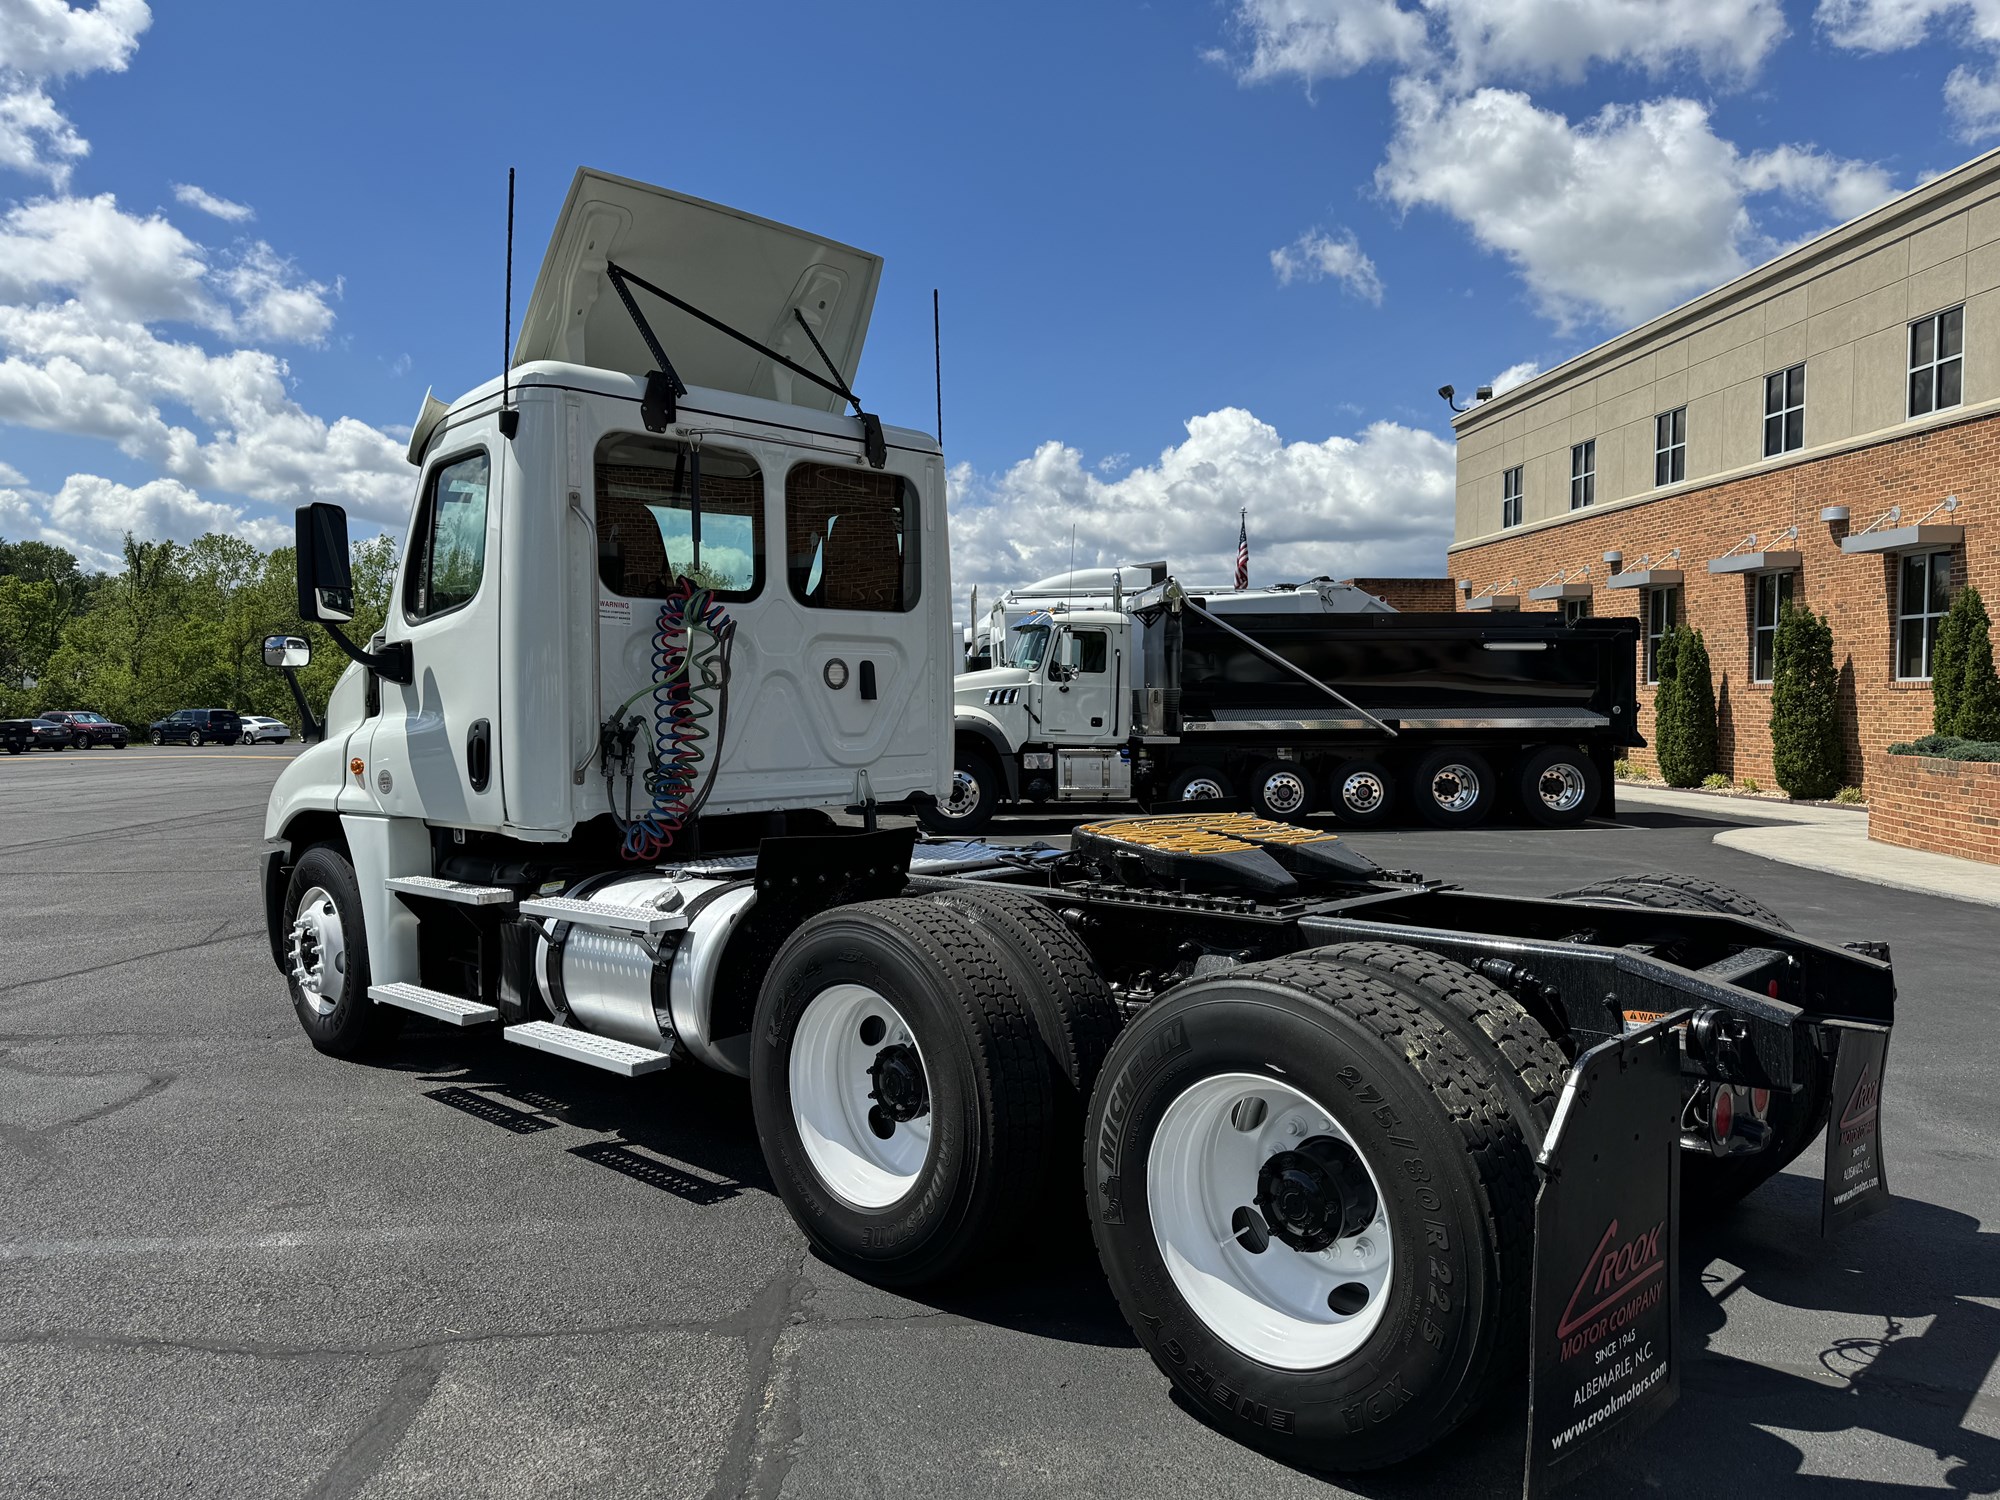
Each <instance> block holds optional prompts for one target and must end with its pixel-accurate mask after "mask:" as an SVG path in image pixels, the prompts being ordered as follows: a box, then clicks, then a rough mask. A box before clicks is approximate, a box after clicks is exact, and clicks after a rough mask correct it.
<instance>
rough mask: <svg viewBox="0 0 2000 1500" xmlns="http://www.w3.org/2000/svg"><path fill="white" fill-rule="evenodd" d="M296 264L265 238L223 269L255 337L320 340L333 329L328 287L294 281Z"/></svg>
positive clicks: (225, 281)
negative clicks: (327, 301) (327, 302)
mask: <svg viewBox="0 0 2000 1500" xmlns="http://www.w3.org/2000/svg"><path fill="white" fill-rule="evenodd" d="M295 269H296V268H295V267H294V266H293V265H292V263H291V262H290V261H289V260H287V259H285V257H284V256H282V255H280V254H278V252H277V251H275V250H273V249H272V248H271V247H270V246H269V245H267V244H265V243H264V241H262V240H259V241H257V243H256V244H254V245H252V246H250V248H249V249H248V250H246V251H244V253H243V257H242V259H241V260H239V261H238V262H237V263H236V264H235V265H234V266H232V267H230V268H229V270H227V271H226V272H224V273H222V283H223V285H224V286H226V287H228V288H229V295H230V296H232V297H234V298H235V299H236V301H237V303H238V304H239V305H240V307H241V308H242V321H243V328H244V331H245V332H247V333H249V334H250V335H252V336H253V337H256V338H263V339H270V340H273V341H277V342H282V343H299V344H318V343H323V342H324V341H325V339H326V335H327V331H328V330H329V329H331V328H332V327H333V309H332V308H331V307H328V306H327V305H326V296H327V291H328V288H327V286H326V285H325V283H323V282H318V281H293V280H290V279H289V278H290V277H291V276H292V275H293V274H294V272H295Z"/></svg>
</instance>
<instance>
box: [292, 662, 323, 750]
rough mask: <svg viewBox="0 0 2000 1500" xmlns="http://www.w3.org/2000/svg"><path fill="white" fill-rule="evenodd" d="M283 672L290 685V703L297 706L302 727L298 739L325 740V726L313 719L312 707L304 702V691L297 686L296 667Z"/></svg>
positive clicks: (297, 675)
mask: <svg viewBox="0 0 2000 1500" xmlns="http://www.w3.org/2000/svg"><path fill="white" fill-rule="evenodd" d="M284 671H285V681H287V682H289V683H290V684H291V685H292V701H293V702H294V703H296V704H297V705H298V706H299V722H300V724H301V725H302V726H303V729H302V731H301V733H300V735H299V738H300V739H301V740H323V739H325V738H326V725H325V724H324V723H323V722H322V721H320V720H319V719H316V718H314V717H313V711H312V705H311V704H309V703H307V702H306V690H305V689H304V688H302V687H300V686H299V669H298V668H297V667H286V668H285V669H284Z"/></svg>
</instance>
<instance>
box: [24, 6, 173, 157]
mask: <svg viewBox="0 0 2000 1500" xmlns="http://www.w3.org/2000/svg"><path fill="white" fill-rule="evenodd" d="M152 19H153V17H152V12H151V11H150V10H149V9H148V8H147V7H146V5H145V3H144V0H98V3H97V4H96V5H95V6H92V7H90V8H88V9H83V10H75V9H72V8H71V7H70V6H68V5H66V4H64V3H63V0H0V168H7V169H10V170H12V171H16V172H23V173H27V174H29V175H32V176H38V177H46V178H47V179H48V180H49V181H51V182H52V183H54V184H55V185H56V186H57V187H59V188H60V187H65V186H67V184H68V182H69V175H70V170H71V168H72V167H73V166H74V165H75V163H76V162H77V161H78V160H80V159H81V158H82V157H84V156H85V155H87V154H88V153H89V151H90V143H89V142H88V141H86V140H85V139H84V138H83V137H82V136H81V135H80V134H78V133H77V130H76V127H75V126H73V125H72V124H70V122H69V120H68V118H67V117H66V116H65V115H64V114H63V113H62V111H61V110H60V109H58V108H57V107H56V104H55V101H54V99H52V98H51V97H50V96H49V92H48V88H47V85H48V84H50V83H54V82H59V81H60V80H62V79H65V78H73V77H76V76H78V75H80V74H84V73H99V72H113V73H119V72H123V71H124V70H125V66H126V64H127V63H128V62H129V61H130V60H131V57H132V52H133V49H134V48H136V47H137V46H138V44H139V34H140V33H141V32H143V31H144V30H145V29H146V28H147V27H148V26H149V25H151V24H152Z"/></svg>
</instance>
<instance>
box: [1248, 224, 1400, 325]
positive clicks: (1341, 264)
mask: <svg viewBox="0 0 2000 1500" xmlns="http://www.w3.org/2000/svg"><path fill="white" fill-rule="evenodd" d="M1271 269H1272V271H1274V272H1275V273H1276V274H1277V277H1278V285H1279V286H1290V285H1291V284H1292V283H1293V282H1294V281H1323V280H1325V279H1327V278H1328V277H1331V278H1332V279H1333V280H1335V281H1338V282H1339V283H1340V284H1341V285H1342V286H1344V287H1346V288H1347V290H1348V291H1350V292H1352V293H1354V295H1355V296H1357V297H1361V298H1364V299H1365V300H1367V301H1369V302H1373V303H1375V304H1376V305H1378V306H1379V305H1380V304H1381V301H1382V278H1381V277H1380V276H1379V275H1377V274H1376V271H1375V262H1374V261H1372V260H1370V259H1369V258H1368V257H1367V256H1366V255H1365V254H1363V253H1362V249H1361V242H1360V241H1359V240H1357V239H1356V238H1355V237H1354V231H1353V230H1351V229H1346V230H1342V231H1341V232H1340V233H1339V234H1337V235H1333V234H1328V233H1326V232H1325V231H1324V230H1320V229H1312V230H1308V231H1307V232H1306V233H1304V234H1302V235H1300V236H1299V237H1298V238H1297V239H1295V240H1293V241H1292V243H1291V244H1289V245H1282V246H1280V247H1279V248H1278V249H1276V250H1273V251H1272V252H1271Z"/></svg>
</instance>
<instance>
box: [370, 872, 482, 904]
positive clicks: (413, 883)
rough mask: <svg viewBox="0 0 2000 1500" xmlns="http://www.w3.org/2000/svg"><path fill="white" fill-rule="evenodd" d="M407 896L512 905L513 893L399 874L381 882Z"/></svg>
mask: <svg viewBox="0 0 2000 1500" xmlns="http://www.w3.org/2000/svg"><path fill="white" fill-rule="evenodd" d="M382 883H383V884H384V885H386V886H387V887H388V888H389V889H390V890H392V891H397V892H399V893H401V894H402V895H405V896H429V897H430V898H431V899H432V900H435V901H456V902H458V903H459V904H460V905H461V906H512V905H513V904H514V893H513V892H512V891H510V890H508V889H507V888H506V887H505V886H499V885H468V884H466V882H464V881H463V880H439V879H438V878H437V877H436V876H434V875H398V876H396V877H395V878H394V879H391V880H385V881H383V882H382Z"/></svg>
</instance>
